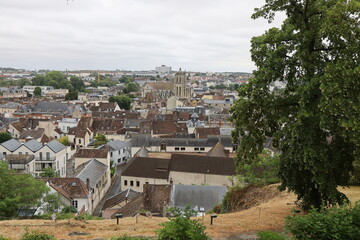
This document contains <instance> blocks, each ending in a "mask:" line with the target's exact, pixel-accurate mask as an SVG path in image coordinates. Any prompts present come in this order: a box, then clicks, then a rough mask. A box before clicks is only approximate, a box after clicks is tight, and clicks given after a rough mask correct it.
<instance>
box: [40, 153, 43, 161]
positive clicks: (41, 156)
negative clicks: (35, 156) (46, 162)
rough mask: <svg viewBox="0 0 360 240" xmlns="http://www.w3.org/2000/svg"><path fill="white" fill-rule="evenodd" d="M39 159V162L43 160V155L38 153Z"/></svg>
mask: <svg viewBox="0 0 360 240" xmlns="http://www.w3.org/2000/svg"><path fill="white" fill-rule="evenodd" d="M39 158H40V161H41V160H43V153H42V152H40V153H39Z"/></svg>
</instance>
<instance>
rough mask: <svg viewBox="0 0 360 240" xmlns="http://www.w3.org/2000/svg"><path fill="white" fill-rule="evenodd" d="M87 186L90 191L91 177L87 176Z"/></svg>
mask: <svg viewBox="0 0 360 240" xmlns="http://www.w3.org/2000/svg"><path fill="white" fill-rule="evenodd" d="M86 187H87V189H88V190H89V191H90V179H89V178H86Z"/></svg>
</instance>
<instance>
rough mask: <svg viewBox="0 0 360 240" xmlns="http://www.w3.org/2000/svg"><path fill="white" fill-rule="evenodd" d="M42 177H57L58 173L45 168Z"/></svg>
mask: <svg viewBox="0 0 360 240" xmlns="http://www.w3.org/2000/svg"><path fill="white" fill-rule="evenodd" d="M40 177H57V174H56V172H55V171H54V169H52V168H51V167H47V168H43V169H42V170H41V173H40Z"/></svg>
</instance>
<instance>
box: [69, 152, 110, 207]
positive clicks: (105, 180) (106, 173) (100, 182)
mask: <svg viewBox="0 0 360 240" xmlns="http://www.w3.org/2000/svg"><path fill="white" fill-rule="evenodd" d="M73 175H74V177H77V178H79V179H81V180H82V181H83V182H84V183H85V184H86V185H87V186H88V189H89V190H90V191H91V193H92V194H91V203H92V204H91V205H92V209H89V212H93V211H94V209H95V208H96V207H97V205H98V204H99V202H100V201H101V199H102V198H103V197H104V196H105V195H106V192H107V191H108V190H109V187H110V185H111V176H110V168H109V166H108V165H105V164H103V163H102V162H100V161H98V160H96V159H91V160H90V161H87V162H85V163H83V164H81V165H80V166H78V167H77V168H76V169H75V172H74V174H73Z"/></svg>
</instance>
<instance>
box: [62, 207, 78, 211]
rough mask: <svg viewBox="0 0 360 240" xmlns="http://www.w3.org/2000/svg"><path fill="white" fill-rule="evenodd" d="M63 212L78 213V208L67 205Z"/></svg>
mask: <svg viewBox="0 0 360 240" xmlns="http://www.w3.org/2000/svg"><path fill="white" fill-rule="evenodd" d="M61 212H62V213H77V209H76V207H74V206H66V207H64V208H63V210H62V211H61Z"/></svg>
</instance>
